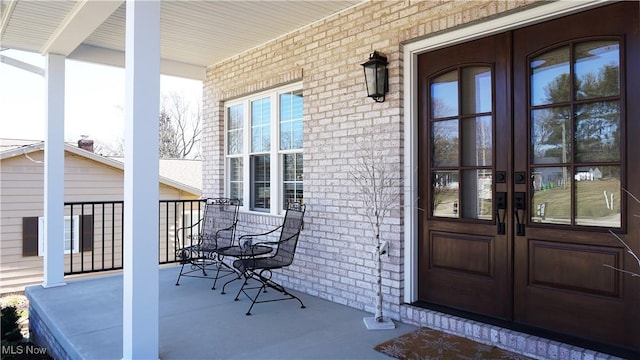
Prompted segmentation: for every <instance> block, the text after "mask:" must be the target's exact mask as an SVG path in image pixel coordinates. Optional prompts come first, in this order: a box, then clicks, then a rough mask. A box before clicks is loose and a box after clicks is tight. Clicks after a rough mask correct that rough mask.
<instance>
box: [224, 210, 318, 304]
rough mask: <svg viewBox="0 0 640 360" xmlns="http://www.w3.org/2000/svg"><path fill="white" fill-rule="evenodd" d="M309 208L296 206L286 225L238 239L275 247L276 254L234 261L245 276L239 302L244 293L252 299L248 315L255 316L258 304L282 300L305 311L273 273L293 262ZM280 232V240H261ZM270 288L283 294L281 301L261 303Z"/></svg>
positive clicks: (285, 220) (268, 300)
mask: <svg viewBox="0 0 640 360" xmlns="http://www.w3.org/2000/svg"><path fill="white" fill-rule="evenodd" d="M305 208H306V206H305V205H301V204H297V203H296V204H292V205H291V206H290V207H289V209H288V210H287V212H286V214H285V216H284V221H283V222H282V225H280V226H278V227H277V228H275V229H273V230H271V231H268V232H266V233H262V234H250V235H243V236H241V237H240V238H239V239H238V242H239V243H240V244H243V243H244V242H245V241H246V240H247V239H250V240H249V242H250V243H251V245H250V246H273V247H274V251H273V252H272V253H270V254H269V255H267V256H259V257H253V258H242V259H238V260H235V261H234V262H233V267H234V268H236V269H237V270H238V272H239V273H241V274H242V275H243V276H244V283H243V284H242V287H241V288H240V290H239V291H238V294H237V295H236V297H235V300H238V298H239V296H240V294H241V293H243V294H245V295H246V296H247V297H248V298H249V299H251V306H250V307H249V310H247V315H251V309H253V306H254V305H255V304H258V303H264V302H272V301H280V300H293V299H296V300H298V302H299V303H300V307H301V308H303V309H304V308H305V306H304V304H303V303H302V300H300V299H299V298H298V297H297V296H295V295H293V294H291V293H290V292H288V291H287V290H286V289H285V288H284V286H282V285H281V284H278V283H277V282H275V281H274V280H273V279H272V270H275V269H282V268H285V267H287V266H289V265H291V263H292V262H293V258H294V255H295V252H296V247H297V244H298V238H299V237H300V232H301V231H302V225H303V218H304V212H305ZM277 231H280V237H279V239H278V240H277V241H264V240H263V241H260V239H261V238H263V239H264V238H265V237H268V236H269V235H270V234H273V233H276V232H277ZM251 279H254V280H257V282H258V284H255V283H252V284H250V282H249V281H250V280H251ZM267 288H271V289H274V290H276V291H278V292H280V293H281V294H282V295H281V296H280V297H277V298H268V299H264V300H259V299H258V298H259V297H260V295H261V294H263V293H266V292H267ZM256 290H257V291H256ZM250 291H256V292H255V295H253V296H252V295H251V294H250V293H249V292H250Z"/></svg>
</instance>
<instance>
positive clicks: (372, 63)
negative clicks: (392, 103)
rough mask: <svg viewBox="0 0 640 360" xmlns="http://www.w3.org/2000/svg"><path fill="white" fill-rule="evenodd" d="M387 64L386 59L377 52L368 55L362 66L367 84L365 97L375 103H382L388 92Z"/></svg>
mask: <svg viewBox="0 0 640 360" xmlns="http://www.w3.org/2000/svg"><path fill="white" fill-rule="evenodd" d="M387 64H389V63H388V62H387V58H386V57H385V56H382V55H380V53H378V52H377V51H374V52H372V53H371V54H369V61H367V62H365V63H364V64H362V67H363V68H364V78H365V82H366V84H367V96H369V97H370V98H372V99H373V100H374V101H375V102H383V101H384V96H385V94H386V93H387V91H388V90H389V80H388V79H389V77H388V76H387Z"/></svg>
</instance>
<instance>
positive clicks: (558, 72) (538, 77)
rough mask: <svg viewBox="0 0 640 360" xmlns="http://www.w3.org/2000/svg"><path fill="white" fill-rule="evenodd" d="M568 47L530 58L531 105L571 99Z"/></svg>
mask: <svg viewBox="0 0 640 360" xmlns="http://www.w3.org/2000/svg"><path fill="white" fill-rule="evenodd" d="M569 59H570V53H569V47H568V46H564V47H561V48H559V49H556V50H553V51H549V52H547V53H545V54H543V55H540V56H538V57H535V58H533V59H532V60H531V62H530V66H531V105H533V106H536V105H545V104H555V103H559V102H565V101H569V100H570V99H571V96H570V95H571V78H570V71H569V70H570V62H569V61H570V60H569Z"/></svg>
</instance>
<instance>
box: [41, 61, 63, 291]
mask: <svg viewBox="0 0 640 360" xmlns="http://www.w3.org/2000/svg"><path fill="white" fill-rule="evenodd" d="M64 66H65V57H64V56H62V55H55V54H47V65H46V73H45V83H46V85H45V86H46V99H47V100H46V101H47V110H46V111H47V116H46V125H45V127H46V134H45V142H44V220H45V222H44V223H45V229H44V237H45V248H44V282H43V283H42V286H44V287H54V286H60V285H65V282H64V72H65V67H64Z"/></svg>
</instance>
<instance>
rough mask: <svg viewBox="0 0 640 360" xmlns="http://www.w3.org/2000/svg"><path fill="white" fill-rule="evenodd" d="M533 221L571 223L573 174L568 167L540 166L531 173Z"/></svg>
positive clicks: (531, 210) (531, 212)
mask: <svg viewBox="0 0 640 360" xmlns="http://www.w3.org/2000/svg"><path fill="white" fill-rule="evenodd" d="M531 180H532V186H531V187H532V191H533V197H532V199H531V209H530V212H529V213H530V214H531V221H533V222H541V223H548V224H571V175H570V172H569V168H568V167H538V168H533V169H532V174H531Z"/></svg>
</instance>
